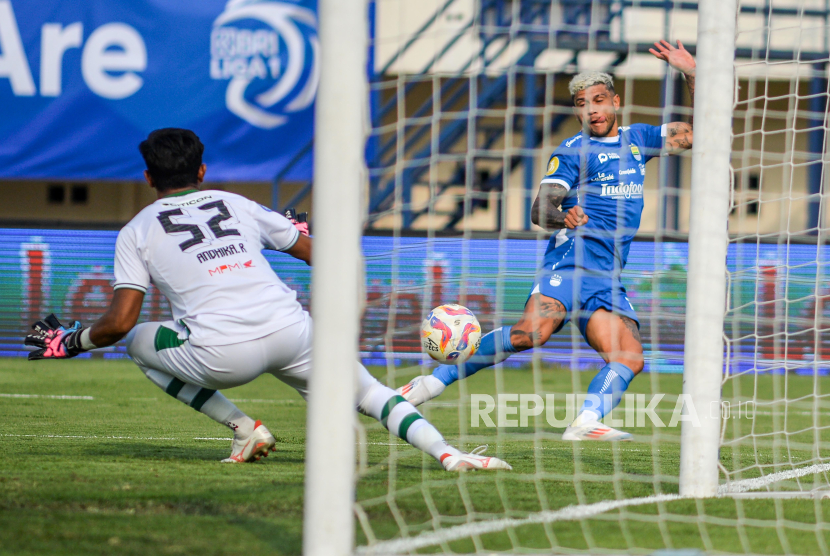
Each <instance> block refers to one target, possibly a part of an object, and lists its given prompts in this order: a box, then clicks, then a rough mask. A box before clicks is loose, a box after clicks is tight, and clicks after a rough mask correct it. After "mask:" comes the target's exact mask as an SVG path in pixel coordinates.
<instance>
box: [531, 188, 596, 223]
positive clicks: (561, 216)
mask: <svg viewBox="0 0 830 556" xmlns="http://www.w3.org/2000/svg"><path fill="white" fill-rule="evenodd" d="M567 194H568V190H567V189H566V188H565V186H563V185H561V184H558V183H543V184H542V187H541V188H539V194H538V195H537V196H536V200H535V201H533V206H532V207H531V209H530V221H531V222H533V223H534V224H536V225H537V226H541V227H542V228H544V229H546V230H561V229H562V228H570V229H574V228H576V227H577V226H582V225H583V224H585V223H586V222H588V215H586V214H585V212H584V211H583V210H582V207H580V206H575V207H572V208H571V209H570V210H568V211H567V212H565V211H562V210H559V207H560V205H561V204H562V200H563V199H564V198H565V195H567Z"/></svg>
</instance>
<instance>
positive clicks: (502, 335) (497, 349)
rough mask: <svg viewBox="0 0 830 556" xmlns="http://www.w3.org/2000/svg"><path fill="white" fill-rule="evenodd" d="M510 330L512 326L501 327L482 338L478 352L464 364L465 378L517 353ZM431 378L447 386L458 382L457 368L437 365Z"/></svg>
mask: <svg viewBox="0 0 830 556" xmlns="http://www.w3.org/2000/svg"><path fill="white" fill-rule="evenodd" d="M512 328H513V327H512V326H503V327H501V328H497V329H496V330H493V331H492V332H490V333H488V334H485V335H484V336H482V338H481V345H480V346H479V348H478V351H477V352H476V354H475V355H473V356H472V357H470V358H469V359H468V360H467V362H466V363H464V375H465V378H466V377H468V376H472V375H474V374H476V373H477V372H479V371H480V370H481V369H483V368H485V367H492V366H493V365H495V364H496V363H501V362H502V361H504V360H505V359H507V358H508V357H510V355H511V354H513V353H516V352H518V351H519V350H517V349H516V348H514V347H513V344H511V343H510V330H512ZM432 376H434V377H435V378H437V379H438V380H440V381H441V382H443V383H444V384H446V385H447V386H449V385H450V384H452V383H453V382H455V381H456V380H458V366H457V365H439V366H438V368H436V369H435V370H434V371H432Z"/></svg>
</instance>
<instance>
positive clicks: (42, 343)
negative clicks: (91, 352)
mask: <svg viewBox="0 0 830 556" xmlns="http://www.w3.org/2000/svg"><path fill="white" fill-rule="evenodd" d="M32 330H34V332H32V333H31V334H29V335H28V336H26V339H25V340H24V341H23V343H24V344H26V345H27V346H35V347H37V348H40V349H36V350H35V351H32V352H29V360H30V361H33V360H35V359H69V358H70V357H75V356H76V355H78V354H80V353H83V352H84V351H86V350H85V349H84V348H83V347H81V332H83V331H84V327H83V326H81V323H80V322H78V321H73V322H72V324H71V325H70V326H69V328H66V327H65V326H63V325H62V324H61V322H60V321H59V320H58V317H56V316H55V314H54V313H52V314H50V315H49V316H48V317H46V318H45V319H43V320H39V321H37V322H36V323H34V324H33V325H32Z"/></svg>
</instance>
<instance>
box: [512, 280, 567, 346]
mask: <svg viewBox="0 0 830 556" xmlns="http://www.w3.org/2000/svg"><path fill="white" fill-rule="evenodd" d="M565 316H566V312H565V307H564V306H563V305H562V303H560V302H559V301H557V300H556V299H553V298H550V297H546V296H544V295H541V294H534V295H533V296H531V298H530V299H529V300H528V302H527V305H525V310H524V314H523V315H522V318H521V319H519V322H517V323H516V324H514V325H513V329H512V330H511V331H510V342H511V343H512V344H513V347H515V348H516V349H517V350H518V351H525V350H528V349H531V348H533V347H536V346H541V345H542V344H544V343H545V342H547V341H548V338H550V335H551V334H553V331H554V330H556V329H557V328H558V327H559V325H560V324H561V323H562V321H563V320H564V319H565Z"/></svg>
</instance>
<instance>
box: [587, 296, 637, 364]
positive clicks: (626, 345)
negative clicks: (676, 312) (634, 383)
mask: <svg viewBox="0 0 830 556" xmlns="http://www.w3.org/2000/svg"><path fill="white" fill-rule="evenodd" d="M585 332H586V339H587V340H588V344H589V345H590V346H591V347H592V348H594V349H595V350H597V353H599V355H600V356H601V357H602V358H603V359H604V360H605V362H606V363H611V362H616V363H622V364H623V365H625V366H626V367H628V368H629V369H631V370H632V371H633V372H634V374H637V373H639V372H640V371H641V370H643V345H642V342H641V340H640V330H639V328H638V327H637V323H636V322H635V321H634V319H631V318H629V317H625V316H623V315H620V314H617V313H611V312H610V311H606V310H605V309H598V310H596V311H594V314H593V315H591V319H590V320H589V321H588V326H587V327H586V329H585Z"/></svg>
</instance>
